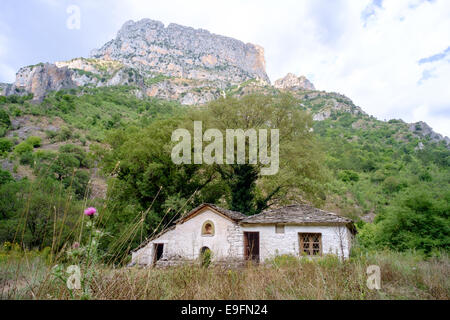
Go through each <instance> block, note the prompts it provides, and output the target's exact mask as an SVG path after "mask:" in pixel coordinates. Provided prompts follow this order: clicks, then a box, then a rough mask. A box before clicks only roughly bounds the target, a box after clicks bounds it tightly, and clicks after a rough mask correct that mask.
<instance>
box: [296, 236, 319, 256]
mask: <svg viewBox="0 0 450 320" xmlns="http://www.w3.org/2000/svg"><path fill="white" fill-rule="evenodd" d="M298 235H299V240H300V255H307V256H319V255H321V254H322V234H321V233H299V234H298Z"/></svg>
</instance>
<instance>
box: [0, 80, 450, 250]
mask: <svg viewBox="0 0 450 320" xmlns="http://www.w3.org/2000/svg"><path fill="white" fill-rule="evenodd" d="M31 98H32V96H26V97H17V96H10V97H7V98H5V97H0V136H2V137H1V138H0V157H1V158H2V159H0V160H1V161H3V162H5V163H6V162H8V163H11V166H10V167H12V168H13V169H12V170H11V169H8V170H6V171H5V170H4V169H3V170H2V171H0V194H1V202H0V215H1V219H0V243H1V242H4V241H10V242H13V241H16V242H20V241H21V240H23V244H24V245H25V246H26V247H30V248H31V247H39V248H41V249H42V248H44V247H47V246H48V247H52V248H53V249H54V250H56V249H58V248H61V247H62V246H64V243H65V242H70V241H75V240H76V239H77V237H76V236H74V235H76V234H77V233H78V232H79V230H77V229H76V228H79V227H80V226H81V225H82V224H80V223H77V221H78V220H79V218H80V213H81V212H82V208H83V207H86V206H87V205H88V204H91V205H96V206H97V207H99V208H101V210H100V211H101V214H102V216H104V219H103V220H102V221H101V223H100V225H101V226H102V228H103V229H104V231H105V232H106V233H107V234H108V235H109V236H108V237H105V238H104V239H102V243H101V247H100V250H102V251H103V252H104V253H105V256H106V257H109V258H111V257H112V256H113V255H116V254H126V253H127V250H128V249H130V248H133V247H136V246H137V245H138V244H139V243H140V242H141V241H142V240H143V238H145V237H146V236H147V235H151V234H153V233H155V232H158V231H159V230H161V229H162V228H164V227H166V226H167V225H169V224H170V223H171V222H172V221H174V220H175V219H176V218H177V217H179V216H180V215H181V214H182V213H184V212H186V211H187V210H189V209H191V208H192V207H194V206H196V205H198V204H199V203H202V202H212V203H217V204H218V205H221V206H224V207H228V208H231V209H235V210H240V211H242V212H245V213H247V214H253V213H257V212H259V211H261V210H262V209H264V208H266V207H267V206H270V205H273V204H284V203H289V202H291V201H308V202H311V203H313V204H314V205H317V206H320V207H323V208H325V209H329V210H333V211H337V212H339V213H341V214H343V215H347V216H349V217H351V218H353V219H355V221H356V222H357V226H358V230H359V235H358V243H359V246H358V248H359V250H372V249H377V250H378V249H382V248H385V247H389V248H391V249H394V250H399V251H405V250H409V249H417V250H421V251H423V252H424V253H425V254H427V255H431V254H433V253H434V252H436V251H438V250H448V248H449V244H450V224H449V212H450V207H449V203H450V201H449V200H450V190H449V183H450V170H449V165H450V151H449V149H448V147H447V146H446V145H445V144H444V142H440V143H436V142H433V141H431V140H429V139H427V138H424V137H420V136H419V135H416V134H414V133H412V132H410V131H409V130H408V126H407V125H406V124H405V123H403V122H402V121H390V122H382V121H378V120H376V119H374V118H372V117H369V116H367V115H365V114H361V113H355V114H351V113H349V112H346V111H339V110H333V112H332V114H331V116H330V117H329V118H328V119H325V120H324V121H320V122H314V123H313V122H312V120H311V117H310V116H309V115H308V114H307V113H306V112H305V110H313V111H314V112H318V111H319V110H321V108H324V107H326V106H327V105H328V104H329V103H330V101H332V99H334V100H336V101H337V100H339V101H338V102H339V103H343V104H347V105H348V106H349V108H352V107H354V106H353V105H351V102H349V101H347V100H346V99H343V98H339V97H338V98H337V97H336V96H332V95H330V96H326V95H325V96H324V95H322V96H320V97H316V96H314V95H312V94H311V92H307V93H305V94H304V95H301V96H297V97H296V98H293V97H292V96H288V95H276V96H273V97H272V96H270V97H269V96H261V95H250V96H244V97H243V98H242V99H235V98H232V97H228V98H227V99H220V100H218V101H215V102H213V103H211V104H210V105H209V106H207V107H202V108H191V107H182V106H180V105H178V104H177V103H176V102H166V101H161V100H156V99H152V98H146V97H144V98H141V97H138V94H137V91H136V89H135V88H133V87H126V86H123V87H109V88H79V89H74V90H65V91H59V92H54V93H51V94H50V95H49V96H48V97H47V98H46V99H45V100H44V101H43V102H42V103H40V104H34V103H32V102H31V101H30V99H31ZM18 117H34V118H33V119H37V120H34V121H37V122H39V121H44V120H45V121H47V123H48V124H49V125H50V126H58V127H59V130H47V131H46V132H42V135H40V136H39V134H40V133H39V134H38V135H36V133H33V134H32V135H31V136H30V135H29V136H27V137H21V136H19V135H17V132H16V130H15V129H13V128H12V121H13V120H14V119H16V118H18ZM192 120H202V121H203V123H204V124H205V126H204V128H203V129H204V130H206V129H207V128H218V129H220V130H224V129H225V128H243V129H246V128H250V127H254V128H256V129H257V128H273V127H278V128H279V129H280V130H281V140H280V145H281V150H280V172H279V174H278V175H277V176H274V177H262V176H260V175H259V169H260V168H259V167H257V166H251V165H235V166H232V165H221V166H217V165H214V166H208V165H180V166H178V165H175V164H173V162H172V160H171V157H170V152H171V149H172V146H173V143H172V142H171V141H170V137H171V133H172V131H173V130H174V129H176V128H180V127H181V128H187V129H189V130H192ZM30 121H31V120H30ZM311 127H312V128H313V129H314V131H311V130H310V128H311ZM10 133H11V134H10ZM13 176H14V177H17V176H21V177H22V179H17V180H16V179H14V177H13ZM94 178H95V179H103V180H104V181H106V182H107V183H108V193H107V198H106V199H104V200H102V199H96V200H92V199H91V198H90V195H91V194H92V192H93V191H95V190H93V186H92V180H93V179H94ZM374 217H375V219H374V221H373V222H367V221H371V220H372V219H373V218H374ZM137 221H138V222H139V223H138V227H136V226H137V224H136V223H137ZM365 221H366V222H365ZM55 225H56V230H62V231H60V233H61V237H59V238H58V241H56V242H54V241H53V239H54V237H53V235H54V233H55ZM71 231H73V232H71ZM80 234H81V232H80ZM125 238H126V244H125V240H124V239H125ZM109 258H108V259H109Z"/></svg>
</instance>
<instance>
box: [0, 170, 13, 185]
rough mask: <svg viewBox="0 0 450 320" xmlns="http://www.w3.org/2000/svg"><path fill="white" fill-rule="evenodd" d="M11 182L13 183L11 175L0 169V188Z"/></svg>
mask: <svg viewBox="0 0 450 320" xmlns="http://www.w3.org/2000/svg"><path fill="white" fill-rule="evenodd" d="M12 181H14V178H13V176H12V175H11V173H9V171H5V170H2V169H0V186H1V185H4V184H6V183H8V182H12Z"/></svg>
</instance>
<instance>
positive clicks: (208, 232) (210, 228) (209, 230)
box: [202, 221, 215, 237]
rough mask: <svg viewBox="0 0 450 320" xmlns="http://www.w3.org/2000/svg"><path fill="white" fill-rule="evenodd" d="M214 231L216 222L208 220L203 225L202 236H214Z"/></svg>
mask: <svg viewBox="0 0 450 320" xmlns="http://www.w3.org/2000/svg"><path fill="white" fill-rule="evenodd" d="M214 233H215V230H214V223H212V222H211V221H206V222H205V223H204V224H203V227H202V236H209V237H212V236H214Z"/></svg>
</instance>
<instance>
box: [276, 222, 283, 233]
mask: <svg viewBox="0 0 450 320" xmlns="http://www.w3.org/2000/svg"><path fill="white" fill-rule="evenodd" d="M275 233H276V234H285V233H286V226H285V225H284V224H276V225H275Z"/></svg>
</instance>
